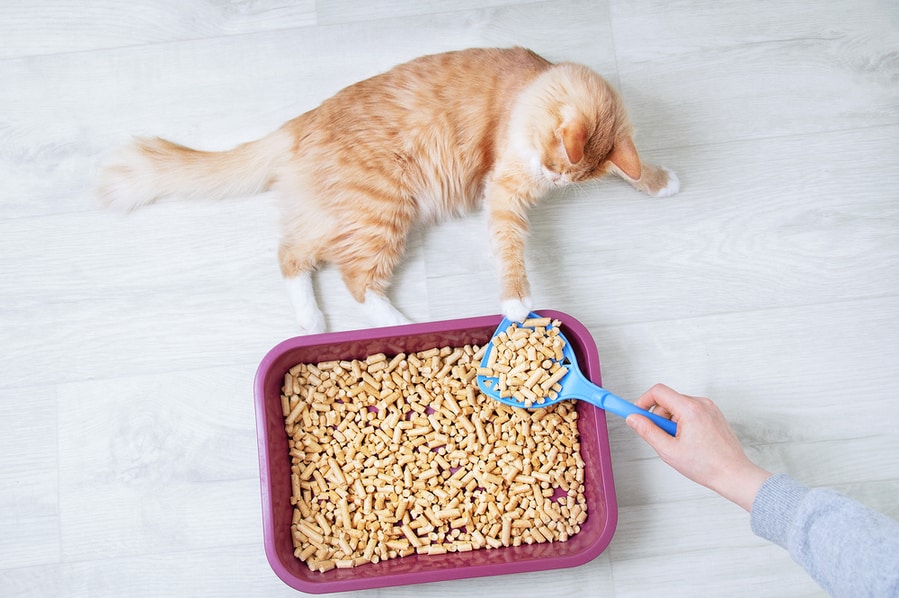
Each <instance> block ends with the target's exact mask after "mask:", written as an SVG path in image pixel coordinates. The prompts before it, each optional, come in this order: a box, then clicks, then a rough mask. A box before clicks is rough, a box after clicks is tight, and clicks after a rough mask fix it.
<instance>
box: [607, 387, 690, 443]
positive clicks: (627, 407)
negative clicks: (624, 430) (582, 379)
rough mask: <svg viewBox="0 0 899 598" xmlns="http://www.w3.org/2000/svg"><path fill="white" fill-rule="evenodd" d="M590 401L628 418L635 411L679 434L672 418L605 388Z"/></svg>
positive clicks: (661, 426) (672, 433)
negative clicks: (635, 403)
mask: <svg viewBox="0 0 899 598" xmlns="http://www.w3.org/2000/svg"><path fill="white" fill-rule="evenodd" d="M590 402H591V403H593V404H594V405H598V406H599V407H602V408H603V409H605V410H606V411H611V412H612V413H614V414H615V415H618V416H620V417H623V418H627V416H628V415H631V414H634V413H636V414H638V415H642V416H643V417H647V418H649V419H650V420H651V421H652V423H654V424H655V425H657V426H658V427H660V428H662V429H663V430H665V431H666V432H668V433H669V434H670V435H672V436H676V435H677V424H676V423H674V422H673V421H671V420H670V419H665V418H664V417H662V416H661V415H656V414H655V413H650V412H649V411H647V410H646V409H640V408H639V407H637V406H636V405H634V404H633V403H631V402H629V401H625V400H624V399H622V398H621V397H618V396H615V395H613V394H612V393H610V392H609V391H607V390H606V389H604V388H603V389H601V392H596V393H595V394H594V395H593V397H592V399H591V401H590Z"/></svg>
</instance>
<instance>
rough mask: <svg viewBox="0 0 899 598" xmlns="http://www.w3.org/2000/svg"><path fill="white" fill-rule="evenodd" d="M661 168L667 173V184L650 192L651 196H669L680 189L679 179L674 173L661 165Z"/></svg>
mask: <svg viewBox="0 0 899 598" xmlns="http://www.w3.org/2000/svg"><path fill="white" fill-rule="evenodd" d="M662 170H664V171H665V173H666V174H667V175H668V184H667V185H665V186H664V187H662V188H661V189H659V190H658V191H656V192H655V193H653V194H652V196H653V197H669V196H671V195H674V194H675V193H677V192H678V191H680V179H678V178H677V175H676V174H674V171H673V170H669V169H668V168H665V167H664V166H662Z"/></svg>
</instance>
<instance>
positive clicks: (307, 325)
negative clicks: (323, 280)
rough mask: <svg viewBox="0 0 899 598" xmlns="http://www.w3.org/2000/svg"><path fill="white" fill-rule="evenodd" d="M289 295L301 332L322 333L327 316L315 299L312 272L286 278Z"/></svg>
mask: <svg viewBox="0 0 899 598" xmlns="http://www.w3.org/2000/svg"><path fill="white" fill-rule="evenodd" d="M284 283H285V285H286V286H287V295H288V297H289V298H290V304H291V305H292V306H293V312H294V314H295V315H296V318H297V324H298V325H299V327H300V334H321V333H322V332H324V331H325V316H324V315H322V312H321V310H320V309H319V308H318V303H316V301H315V292H314V290H313V288H312V273H311V272H301V273H300V274H298V275H297V276H296V277H295V278H286V279H284Z"/></svg>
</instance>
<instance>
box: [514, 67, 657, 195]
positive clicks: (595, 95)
mask: <svg viewBox="0 0 899 598" xmlns="http://www.w3.org/2000/svg"><path fill="white" fill-rule="evenodd" d="M512 126H513V127H522V128H521V130H519V131H518V132H515V131H513V139H514V138H515V137H516V136H517V138H518V141H517V143H516V145H517V146H518V148H519V151H520V153H522V154H523V157H525V158H526V161H527V163H528V168H529V170H530V171H531V174H532V176H535V177H537V178H538V179H540V178H542V179H543V180H544V181H545V183H546V184H548V185H552V186H562V185H566V184H569V183H578V182H582V181H586V180H590V179H594V178H598V177H601V176H603V175H604V174H606V173H607V172H609V171H610V170H611V169H613V168H614V169H616V170H617V171H618V172H619V173H621V174H623V175H625V176H626V177H628V178H630V179H633V180H638V179H639V178H640V176H641V165H640V157H639V155H638V154H637V150H636V149H635V147H634V144H633V141H632V139H631V127H630V121H629V120H628V118H627V113H626V112H625V110H624V107H623V104H622V102H621V100H620V98H619V97H618V94H617V93H616V92H615V90H614V89H612V87H611V86H610V85H609V84H608V83H607V82H606V81H605V80H604V79H603V78H602V77H600V76H599V75H597V74H596V73H595V72H593V71H591V70H590V69H588V68H587V67H585V66H582V65H577V64H570V63H563V64H558V65H555V66H553V67H552V68H550V69H549V70H548V71H546V72H545V73H543V74H542V75H541V76H539V77H538V78H537V79H536V80H535V81H534V82H533V83H532V84H531V85H530V86H529V87H528V88H527V89H526V90H525V91H524V93H523V94H522V96H521V98H520V101H519V102H518V105H517V106H516V108H515V112H514V116H513V122H512Z"/></svg>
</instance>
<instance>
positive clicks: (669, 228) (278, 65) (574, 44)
mask: <svg viewBox="0 0 899 598" xmlns="http://www.w3.org/2000/svg"><path fill="white" fill-rule="evenodd" d="M0 40H2V41H0V281H2V282H0V293H2V295H0V346H2V354H0V595H2V596H211V595H215V596H241V597H243V596H291V595H296V593H295V592H294V591H293V590H291V589H289V588H288V587H287V586H285V585H284V584H282V583H281V582H280V581H279V580H278V579H277V578H276V577H275V576H274V574H273V573H272V572H271V570H270V568H269V566H268V564H267V562H266V560H265V556H264V554H263V550H262V543H261V539H262V530H261V510H260V499H259V487H258V484H259V477H258V476H259V474H258V467H257V453H256V444H255V423H254V416H253V397H252V386H251V385H252V379H253V375H254V372H255V369H256V366H257V365H258V363H259V360H260V359H261V358H262V356H263V355H264V353H265V352H266V351H267V350H268V349H269V348H270V347H272V346H273V345H274V344H276V343H277V342H279V341H280V340H282V339H284V338H287V337H290V336H292V335H293V334H294V331H295V328H294V322H293V316H292V312H291V310H290V308H289V305H288V302H287V297H286V294H285V293H284V289H283V286H282V283H281V280H280V278H279V274H278V269H277V264H276V260H275V250H276V246H277V231H276V221H277V213H276V211H275V207H274V204H273V202H272V201H271V199H270V198H267V197H261V198H246V199H240V200H234V201H229V202H224V203H220V204H212V203H207V202H195V203H190V204H189V203H184V204H177V203H168V204H160V205H156V206H152V207H150V208H147V209H144V210H141V211H138V212H135V213H133V214H131V215H128V216H120V215H115V214H110V213H106V212H104V211H102V210H101V209H99V208H98V207H97V205H96V204H95V202H94V200H93V198H92V195H91V181H92V177H93V174H94V170H95V168H96V166H97V164H98V162H99V160H100V158H101V156H102V155H103V153H104V152H106V151H108V150H109V149H111V148H113V147H115V146H116V145H117V144H119V143H121V142H122V141H123V140H125V139H127V138H128V137H129V136H130V135H132V134H160V135H164V136H168V137H170V138H172V139H174V140H176V141H180V142H183V143H187V144H193V145H196V146H200V147H204V148H213V149H215V148H225V147H229V146H231V145H234V144H236V143H239V142H242V141H246V140H249V139H253V138H255V137H258V136H260V135H262V134H263V133H266V132H268V131H270V130H271V129H273V128H275V127H277V126H278V125H280V124H281V122H283V121H284V120H287V119H288V118H291V117H293V116H295V115H297V114H299V113H301V112H303V111H305V110H308V109H310V108H312V107H314V106H316V105H317V104H318V103H319V102H320V101H321V100H323V99H324V98H326V97H328V96H330V95H331V94H332V93H334V92H335V91H336V90H338V89H339V88H341V87H343V86H345V85H347V84H349V83H352V82H354V81H356V80H359V79H361V78H364V77H367V76H370V75H373V74H376V73H378V72H381V71H383V70H385V69H387V68H389V67H390V66H392V65H394V64H397V63H399V62H402V61H405V60H407V59H410V58H413V57H415V56H418V55H422V54H428V53H433V52H438V51H444V50H450V49H458V48H465V47H472V46H510V45H524V46H528V47H530V48H532V49H534V50H535V51H537V52H539V53H541V54H543V55H545V56H546V57H548V58H549V59H552V60H572V61H577V62H582V63H586V64H588V65H590V66H591V67H593V68H595V69H596V70H598V71H600V72H601V73H603V74H605V75H606V76H607V77H608V78H609V80H610V81H611V82H612V83H613V84H614V85H615V86H616V87H618V88H619V89H620V90H621V92H622V94H623V96H624V98H625V100H626V102H627V104H628V106H629V110H630V112H631V115H632V119H633V121H634V124H635V126H636V130H637V136H636V140H637V145H638V147H639V148H640V149H641V150H642V153H643V156H644V158H645V159H647V160H651V161H656V162H659V163H662V164H664V165H667V166H669V167H670V168H672V169H674V170H676V171H677V172H678V174H679V175H680V177H681V181H682V184H683V190H682V192H681V193H680V194H679V195H677V196H675V197H673V198H671V199H666V200H653V199H650V198H647V197H646V196H642V195H640V194H639V193H637V192H636V191H634V190H633V189H632V188H630V187H629V186H628V185H627V184H625V183H623V182H622V181H620V180H614V179H609V180H606V181H603V182H601V183H598V184H593V185H590V186H587V187H584V188H581V189H578V190H570V191H567V192H565V193H559V194H557V195H555V196H553V197H550V198H549V199H548V200H547V201H546V202H545V203H544V204H542V205H541V206H540V207H539V208H538V209H536V210H535V212H534V213H533V217H532V220H533V222H534V226H533V234H532V237H531V241H530V246H529V253H528V259H529V269H530V272H531V279H532V283H533V287H534V295H535V300H536V303H537V305H538V307H545V308H553V309H558V310H562V311H565V312H568V313H570V314H571V315H573V316H575V317H576V318H578V319H580V320H581V321H582V322H584V323H585V324H586V325H587V326H588V327H589V329H590V330H591V332H592V333H593V335H594V337H595V339H596V342H597V344H598V346H599V350H600V355H601V360H602V366H603V372H604V382H605V385H606V386H607V387H608V388H609V389H610V390H613V391H615V392H617V393H618V394H621V395H623V396H625V397H629V398H636V396H637V395H638V394H639V393H641V392H642V391H643V390H645V389H646V388H648V387H649V386H650V385H652V384H653V383H654V382H657V381H663V382H666V383H668V384H670V385H672V386H674V387H675V388H678V389H680V390H682V391H684V392H687V393H690V394H701V395H707V396H711V397H712V398H714V399H716V400H717V401H718V403H719V404H720V405H721V406H722V408H723V410H724V412H725V413H726V415H727V416H728V417H729V418H730V419H731V421H732V422H733V425H734V427H735V429H736V430H737V431H738V433H739V435H740V437H741V439H742V440H743V441H744V442H745V444H746V445H747V447H748V450H749V451H750V453H751V454H752V455H753V456H754V457H755V458H757V459H758V461H759V462H760V463H761V464H762V465H763V466H765V467H767V468H770V469H772V470H775V471H785V472H790V473H792V474H793V475H795V476H796V477H798V478H799V479H800V480H802V481H803V482H805V483H807V484H810V485H826V486H832V487H836V488H838V489H840V490H842V491H844V492H846V493H848V494H849V495H851V496H853V497H855V498H857V499H859V500H861V501H863V502H865V503H866V504H868V505H870V506H872V507H874V508H876V509H879V510H881V511H884V512H886V513H888V514H890V515H891V516H893V517H897V518H899V501H897V499H896V497H897V496H899V458H897V455H899V432H897V429H899V409H897V408H896V405H897V399H896V385H897V379H899V376H897V374H899V367H897V364H899V54H897V48H899V5H897V4H896V3H895V2H887V1H883V0H855V1H853V2H847V1H845V0H821V1H815V2H811V1H809V2H792V3H787V2H768V1H763V2H750V1H739V0H730V1H715V2H710V1H701V0H679V1H671V0H591V1H586V0H585V1H572V2H514V1H502V0H478V1H477V2H474V1H469V0H458V1H456V2H438V1H436V0H429V1H420V0H416V1H412V0H410V1H405V2H404V1H401V0H394V1H390V2H349V1H348V0H334V1H332V2H327V1H324V0H322V1H314V0H305V1H302V0H300V1H296V2H290V1H289V0H256V1H253V2H250V1H238V0H218V1H216V2H204V1H200V0H191V1H186V2H181V1H180V0H136V1H135V2H127V3H122V2H114V1H112V0H82V1H80V2H58V1H52V0H33V1H24V0H14V1H11V2H4V3H2V4H0ZM489 264H490V262H489V257H488V245H487V242H486V239H485V236H484V228H483V215H481V214H475V215H472V216H470V217H467V218H464V219H461V220H457V221H452V222H448V223H445V224H442V225H440V226H438V227H436V228H432V229H430V230H427V231H424V232H421V233H419V234H417V235H416V236H415V238H414V239H413V242H412V246H411V249H410V251H409V255H408V258H407V260H406V262H405V264H404V266H403V268H402V270H401V271H400V272H399V275H398V279H397V281H396V283H395V286H394V287H393V289H392V295H393V297H394V299H395V302H396V304H397V306H398V307H399V308H400V309H401V310H403V311H404V312H405V313H407V314H408V315H409V316H410V317H412V318H413V319H415V320H417V321H426V320H431V319H447V318H456V317H463V316H472V315H484V314H492V313H496V312H497V311H498V301H497V298H496V295H497V290H496V289H497V283H496V278H495V272H494V270H493V268H492V266H490V265H489ZM317 291H318V293H319V295H320V297H321V300H322V303H323V307H324V311H325V313H326V317H327V320H328V323H329V326H330V327H331V329H334V330H344V329H351V328H357V327H361V326H363V325H364V322H363V321H362V320H361V318H360V315H359V313H358V310H357V309H356V308H355V307H354V304H353V302H352V300H351V298H350V297H349V295H348V293H347V292H346V290H345V289H344V288H343V286H342V284H341V282H340V279H339V276H338V274H337V272H335V271H333V270H331V269H326V270H325V271H323V272H321V275H320V276H319V278H318V282H317ZM609 429H610V435H611V442H612V452H613V463H614V468H615V480H616V486H617V492H618V498H619V502H620V511H619V515H620V521H619V525H618V530H617V533H616V536H615V538H614V540H613V542H612V544H611V546H610V547H609V548H608V549H607V550H606V551H605V552H604V553H603V554H602V555H601V556H599V557H598V558H596V559H595V560H594V561H592V562H591V563H589V564H587V565H584V566H581V567H578V568H574V569H568V570H558V571H550V572H541V573H534V574H521V575H514V576H505V577H496V578H482V579H475V580H465V581H455V582H445V583H439V584H431V585H426V586H417V587H406V588H394V589H385V590H381V591H371V592H361V593H359V595H360V596H385V597H386V596H390V597H394V596H410V597H411V596H421V595H427V596H460V597H462V596H471V595H479V596H497V597H501V596H514V597H516V598H517V597H521V596H620V597H625V596H641V597H642V596H690V597H694V596H708V597H719V596H753V597H758V596H764V597H769V596H771V597H773V596H782V597H790V598H792V597H796V596H818V595H821V594H822V592H821V590H820V589H819V588H818V586H817V585H816V584H815V583H814V582H813V581H811V580H810V579H809V578H808V577H807V576H806V574H805V573H804V572H803V571H802V570H801V569H800V568H799V567H798V566H797V565H795V564H794V563H793V562H792V561H791V559H790V557H789V556H788V555H787V553H786V552H785V551H783V550H782V549H781V548H779V547H776V546H772V545H769V544H767V543H766V542H764V541H763V540H761V539H759V538H757V537H755V536H753V534H752V533H751V531H750V529H749V525H748V516H747V515H746V514H745V513H743V512H742V511H741V510H740V509H739V508H738V507H736V506H734V505H732V504H730V503H728V502H726V501H725V500H723V499H721V498H719V497H717V496H716V495H713V494H712V493H710V492H709V491H707V490H705V489H703V488H701V487H698V486H696V485H694V484H692V483H691V482H689V481H687V480H685V479H683V478H681V477H680V476H679V475H678V474H676V473H674V472H673V471H671V470H669V469H668V468H667V467H666V466H665V465H664V464H662V463H661V462H660V461H659V460H658V458H657V457H656V456H655V454H654V453H653V452H652V451H651V450H650V449H649V448H648V447H647V446H645V445H644V444H643V443H642V441H640V440H639V439H638V438H636V437H635V436H634V435H633V434H632V433H631V431H630V430H629V429H628V428H627V426H625V425H624V424H623V422H622V421H621V420H618V419H614V418H610V423H609Z"/></svg>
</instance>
